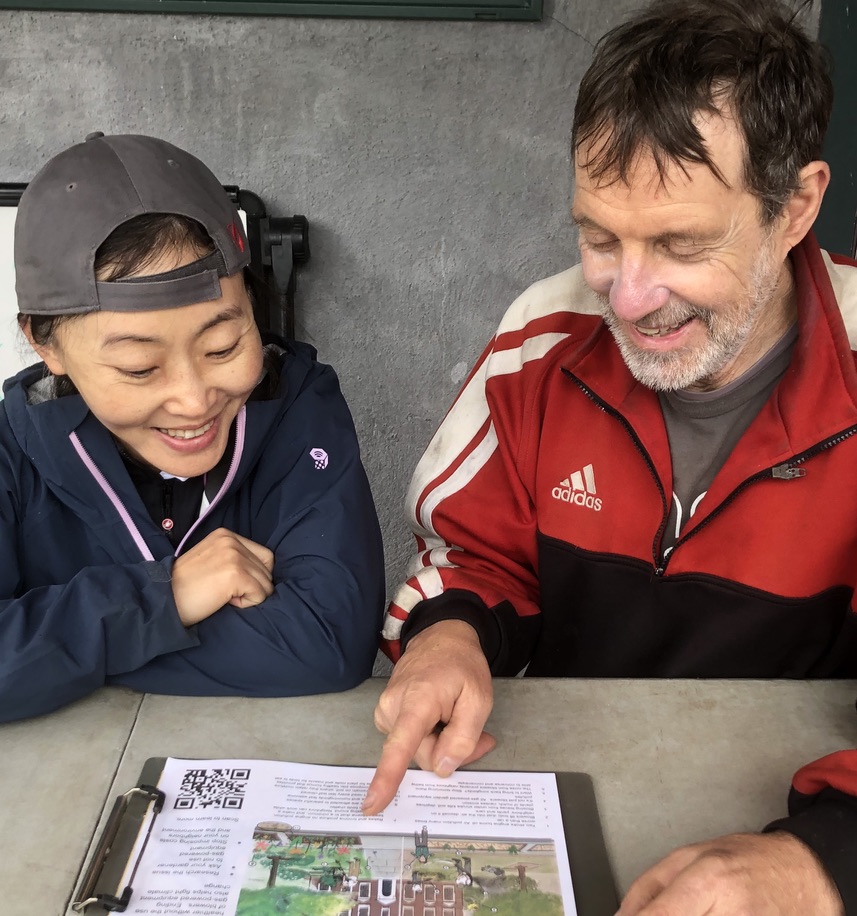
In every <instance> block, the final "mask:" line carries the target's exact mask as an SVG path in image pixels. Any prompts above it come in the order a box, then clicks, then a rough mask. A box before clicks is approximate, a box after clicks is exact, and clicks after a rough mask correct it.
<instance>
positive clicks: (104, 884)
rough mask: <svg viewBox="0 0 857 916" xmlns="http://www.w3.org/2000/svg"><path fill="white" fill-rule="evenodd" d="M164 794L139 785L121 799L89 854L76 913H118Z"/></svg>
mask: <svg viewBox="0 0 857 916" xmlns="http://www.w3.org/2000/svg"><path fill="white" fill-rule="evenodd" d="M164 799H165V796H164V793H163V792H162V791H161V790H160V789H158V788H156V787H155V786H150V785H139V786H135V787H134V788H133V789H129V790H128V791H127V792H125V793H124V795H120V796H119V797H118V798H117V799H116V801H115V802H114V803H113V810H112V811H111V812H110V817H109V818H108V819H107V823H106V824H105V826H104V830H103V832H102V834H101V837H100V839H99V840H98V845H97V846H96V847H95V850H94V851H93V853H92V859H91V860H90V863H89V867H88V868H87V870H86V874H85V875H84V876H83V880H82V881H81V884H80V888H79V890H78V893H77V898H78V899H77V900H75V901H73V902H72V904H71V908H72V910H74V911H75V912H76V913H85V912H87V910H88V909H89V907H94V908H97V909H99V910H102V911H106V912H115V913H121V912H124V910H125V909H126V908H127V906H128V903H129V902H130V900H131V894H132V893H133V886H132V885H133V881H134V875H135V874H136V872H137V866H138V865H139V863H140V858H141V857H142V855H143V851H144V850H145V848H146V844H147V843H148V840H149V835H150V834H151V832H152V826H153V825H154V823H155V818H156V817H157V816H158V814H159V813H160V811H161V809H162V808H163V806H164Z"/></svg>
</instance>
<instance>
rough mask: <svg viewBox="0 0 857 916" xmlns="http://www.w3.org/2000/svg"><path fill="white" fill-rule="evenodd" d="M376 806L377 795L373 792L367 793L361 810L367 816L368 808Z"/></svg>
mask: <svg viewBox="0 0 857 916" xmlns="http://www.w3.org/2000/svg"><path fill="white" fill-rule="evenodd" d="M374 804H375V793H374V792H372V791H371V790H370V791H369V792H367V793H366V797H365V798H364V799H363V801H362V802H361V804H360V810H361V811H362V812H363V813H364V814H365V813H366V809H367V808H371V807H372V805H374Z"/></svg>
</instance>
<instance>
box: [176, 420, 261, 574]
mask: <svg viewBox="0 0 857 916" xmlns="http://www.w3.org/2000/svg"><path fill="white" fill-rule="evenodd" d="M246 425H247V405H246V404H245V405H244V406H243V407H242V408H241V410H239V411H238V415H237V416H236V417H235V445H234V447H233V449H232V461H230V462H229V470H228V471H227V472H226V477H225V478H224V480H223V483H222V484H221V486H220V489H219V490H218V491H217V493H216V494H215V496H214V499H212V501H211V502H210V503H209V504H208V505H207V506H206V507H205V511H203V512H201V513H200V515H199V518H198V519H197V520H196V521H195V522H194V523H193V524H192V525H191V526H190V528H188V531H187V534H185V536H184V537H183V538H182V540H181V543H180V544H179V546H178V547H176V549H175V556H178V555H179V554H180V553H181V551H182V548H183V547H184V545H185V544H186V543H187V539H188V538H189V537H190V536H191V535H192V534H193V532H194V531H195V530H196V527H197V525H199V523H200V522H201V521H202V520H203V519H204V518H205V517H206V516H207V515H208V514H209V512H211V510H212V509H213V508H214V507H215V506H216V505H217V504H218V503H219V502H220V500H221V497H222V496H223V494H224V493H225V492H226V491H227V490H228V489H229V487H230V485H231V483H232V481H233V480H234V478H235V473H236V471H237V470H238V464H239V462H240V461H241V456H242V455H243V454H244V430H245V428H246ZM203 495H205V494H204V493H203Z"/></svg>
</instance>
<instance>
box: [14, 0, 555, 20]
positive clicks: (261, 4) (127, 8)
mask: <svg viewBox="0 0 857 916" xmlns="http://www.w3.org/2000/svg"><path fill="white" fill-rule="evenodd" d="M4 8H5V9H31V10H32V9H38V10H77V11H92V12H113V13H118V12H122V13H203V14H228V15H233V16H234V15H238V16H250V15H262V16H361V17H384V18H388V19H486V20H492V19H494V20H521V21H536V20H539V19H541V18H542V0H0V9H4Z"/></svg>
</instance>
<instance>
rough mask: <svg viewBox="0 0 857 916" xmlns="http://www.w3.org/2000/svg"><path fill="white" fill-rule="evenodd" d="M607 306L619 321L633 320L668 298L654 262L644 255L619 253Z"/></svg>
mask: <svg viewBox="0 0 857 916" xmlns="http://www.w3.org/2000/svg"><path fill="white" fill-rule="evenodd" d="M609 298H610V307H611V308H612V309H613V312H614V314H615V315H616V316H617V317H618V318H620V319H621V320H622V321H627V322H631V323H633V322H635V321H639V320H640V319H641V318H644V317H645V316H646V315H649V314H651V313H652V312H654V311H656V310H657V309H659V308H661V307H662V306H664V305H666V304H667V302H669V298H670V291H669V289H668V288H667V287H666V286H662V285H661V283H660V281H659V278H658V276H657V273H656V271H655V269H654V265H652V264H650V263H649V262H648V261H647V260H646V259H644V258H632V257H623V258H622V261H621V263H620V264H619V269H618V271H617V272H616V276H615V277H614V279H613V283H612V284H611V286H610V297H609Z"/></svg>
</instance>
